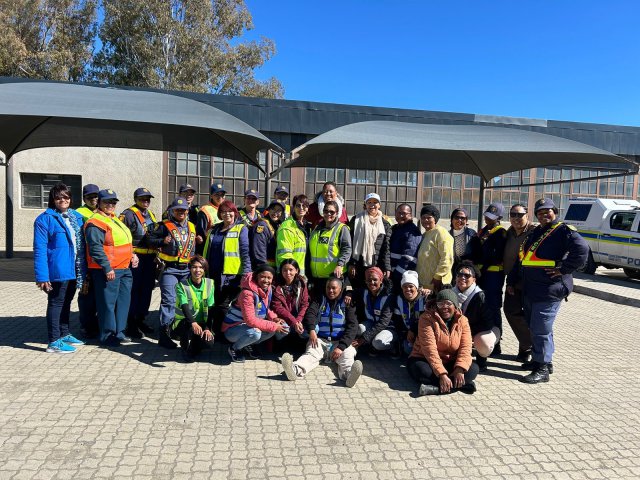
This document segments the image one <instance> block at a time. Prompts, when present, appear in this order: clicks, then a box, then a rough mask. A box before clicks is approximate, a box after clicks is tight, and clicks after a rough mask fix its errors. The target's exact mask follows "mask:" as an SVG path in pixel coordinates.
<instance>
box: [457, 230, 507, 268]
mask: <svg viewBox="0 0 640 480" xmlns="http://www.w3.org/2000/svg"><path fill="white" fill-rule="evenodd" d="M492 228H493V227H492ZM487 230H490V228H489V227H488V226H487V225H485V226H484V227H482V228H481V229H480V231H479V232H478V234H477V235H476V236H475V237H473V238H472V239H471V240H470V241H469V243H468V244H467V251H466V252H465V254H464V255H463V256H462V259H463V260H471V261H472V262H473V263H474V264H475V265H482V270H481V272H482V273H484V272H485V271H486V270H487V267H489V266H491V265H502V262H503V260H504V247H505V246H506V245H507V230H506V229H505V228H501V229H499V230H498V231H496V232H493V233H492V234H491V235H489V236H488V237H487V238H486V239H485V241H484V242H482V241H481V240H480V239H481V238H482V236H483V235H484V234H485V232H486V231H487Z"/></svg>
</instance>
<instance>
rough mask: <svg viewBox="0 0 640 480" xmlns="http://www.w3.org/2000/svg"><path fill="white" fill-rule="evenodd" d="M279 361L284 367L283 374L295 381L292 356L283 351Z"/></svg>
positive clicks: (296, 377)
mask: <svg viewBox="0 0 640 480" xmlns="http://www.w3.org/2000/svg"><path fill="white" fill-rule="evenodd" d="M280 362H281V363H282V368H283V369H284V374H285V375H286V376H287V379H288V380H290V381H292V382H294V381H296V380H297V379H298V376H297V375H296V371H295V368H294V367H293V357H292V356H291V354H290V353H285V354H284V355H282V358H281V359H280Z"/></svg>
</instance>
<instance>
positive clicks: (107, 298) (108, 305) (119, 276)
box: [91, 268, 133, 342]
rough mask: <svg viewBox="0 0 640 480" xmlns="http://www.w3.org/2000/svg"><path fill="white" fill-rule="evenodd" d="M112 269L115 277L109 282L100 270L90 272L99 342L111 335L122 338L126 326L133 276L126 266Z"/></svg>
mask: <svg viewBox="0 0 640 480" xmlns="http://www.w3.org/2000/svg"><path fill="white" fill-rule="evenodd" d="M114 271H115V274H116V278H115V279H113V280H111V281H110V282H107V277H106V276H105V274H104V272H103V271H102V270H94V271H92V272H91V274H92V279H93V281H94V285H95V287H96V288H95V290H96V305H97V307H98V323H99V325H100V341H101V342H104V341H105V340H107V339H108V338H109V337H110V336H112V335H113V336H115V337H117V338H124V336H125V335H124V329H125V328H126V326H127V315H128V314H129V304H130V303H131V284H132V283H133V277H132V275H131V270H129V269H128V268H122V269H119V270H114Z"/></svg>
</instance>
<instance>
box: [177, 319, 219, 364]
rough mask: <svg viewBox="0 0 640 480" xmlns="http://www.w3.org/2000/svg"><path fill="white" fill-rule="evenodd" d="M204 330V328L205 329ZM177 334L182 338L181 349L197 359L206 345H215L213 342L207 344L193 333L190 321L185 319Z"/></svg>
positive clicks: (179, 325) (180, 324)
mask: <svg viewBox="0 0 640 480" xmlns="http://www.w3.org/2000/svg"><path fill="white" fill-rule="evenodd" d="M203 329H204V327H203ZM176 333H177V334H178V335H179V336H180V347H181V348H182V350H183V351H184V352H185V353H186V354H187V355H189V356H191V357H195V356H196V355H198V354H199V353H200V352H201V351H202V349H203V348H204V346H205V345H207V344H210V345H211V344H213V342H207V341H206V340H204V339H203V338H202V337H200V336H199V335H195V334H194V333H193V329H192V328H191V324H190V323H189V320H187V319H184V320H182V321H181V322H180V323H179V324H178V327H177V328H176Z"/></svg>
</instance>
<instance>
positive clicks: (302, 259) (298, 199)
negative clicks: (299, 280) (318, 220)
mask: <svg viewBox="0 0 640 480" xmlns="http://www.w3.org/2000/svg"><path fill="white" fill-rule="evenodd" d="M308 211H309V200H308V199H307V196H306V195H297V196H295V197H293V213H292V214H291V216H290V217H289V218H287V219H286V220H285V221H284V222H282V225H280V228H279V229H278V231H277V232H276V263H277V264H278V268H280V265H281V264H282V263H283V262H284V260H287V259H291V260H295V261H296V262H297V263H298V267H299V268H300V275H302V276H305V272H306V267H307V249H308V248H309V232H310V230H311V224H310V223H309V222H307V220H306V218H305V216H306V214H307V212H308Z"/></svg>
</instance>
